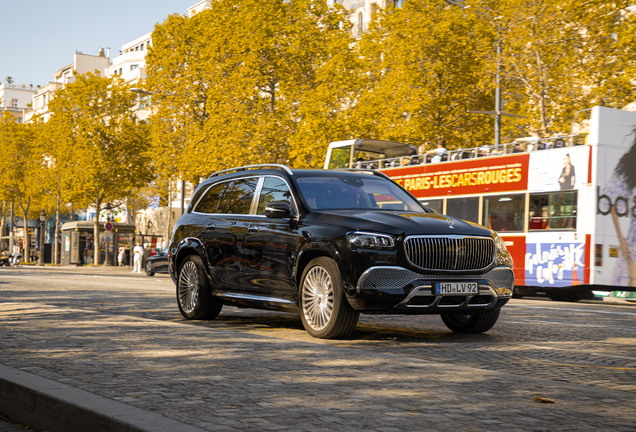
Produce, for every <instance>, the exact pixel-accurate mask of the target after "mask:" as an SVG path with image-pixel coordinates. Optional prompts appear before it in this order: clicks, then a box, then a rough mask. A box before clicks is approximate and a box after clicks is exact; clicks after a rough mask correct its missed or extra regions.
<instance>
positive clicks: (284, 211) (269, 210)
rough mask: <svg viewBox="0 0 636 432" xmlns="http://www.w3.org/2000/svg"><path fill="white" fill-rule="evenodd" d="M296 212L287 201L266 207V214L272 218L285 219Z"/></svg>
mask: <svg viewBox="0 0 636 432" xmlns="http://www.w3.org/2000/svg"><path fill="white" fill-rule="evenodd" d="M293 213H294V212H293V211H292V209H291V207H290V206H289V204H287V203H283V202H275V203H271V204H270V205H268V206H267V207H265V216H267V217H268V218H272V219H284V218H287V217H290V216H291V215H292V214H293Z"/></svg>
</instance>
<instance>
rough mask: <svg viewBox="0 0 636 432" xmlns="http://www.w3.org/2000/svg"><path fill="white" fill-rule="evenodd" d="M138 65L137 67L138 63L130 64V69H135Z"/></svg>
mask: <svg viewBox="0 0 636 432" xmlns="http://www.w3.org/2000/svg"><path fill="white" fill-rule="evenodd" d="M138 67H139V65H138V64H136V65H130V70H135V69H137V68H138Z"/></svg>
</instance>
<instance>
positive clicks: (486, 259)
mask: <svg viewBox="0 0 636 432" xmlns="http://www.w3.org/2000/svg"><path fill="white" fill-rule="evenodd" d="M404 249H405V251H406V257H407V258H408V260H409V261H410V262H411V264H413V265H415V266H417V267H420V268H423V269H429V270H480V269H484V268H486V267H488V266H489V265H490V264H492V262H493V260H494V259H495V242H494V241H493V240H492V239H491V238H484V237H463V236H411V237H407V238H406V240H405V241H404Z"/></svg>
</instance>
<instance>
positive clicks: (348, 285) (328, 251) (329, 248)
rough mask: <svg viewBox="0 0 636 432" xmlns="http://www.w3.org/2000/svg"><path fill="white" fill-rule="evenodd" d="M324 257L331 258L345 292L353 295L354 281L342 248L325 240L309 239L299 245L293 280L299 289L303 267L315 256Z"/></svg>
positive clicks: (333, 242)
mask: <svg viewBox="0 0 636 432" xmlns="http://www.w3.org/2000/svg"><path fill="white" fill-rule="evenodd" d="M325 255H327V256H329V257H331V258H332V259H333V260H334V261H335V262H336V265H337V266H338V270H339V271H340V277H341V279H342V286H343V288H344V290H345V292H346V293H347V294H349V295H351V294H353V293H354V292H355V289H356V288H355V286H356V281H353V280H351V278H350V276H351V275H350V272H348V271H347V266H346V265H345V258H344V256H343V254H342V247H341V245H339V244H338V241H337V240H336V241H334V240H332V239H326V238H320V239H313V238H310V239H308V240H307V241H305V242H304V243H303V244H302V245H301V247H300V250H299V252H298V259H297V260H296V262H295V264H294V279H295V280H297V281H298V286H299V287H300V284H301V281H300V277H301V276H302V272H303V270H304V267H305V266H306V265H307V264H308V263H309V261H311V259H313V258H314V257H316V256H325Z"/></svg>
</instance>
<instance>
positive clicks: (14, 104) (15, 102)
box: [11, 99, 18, 108]
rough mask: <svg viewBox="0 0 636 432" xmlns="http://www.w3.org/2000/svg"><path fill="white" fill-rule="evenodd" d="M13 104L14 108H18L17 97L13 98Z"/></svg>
mask: <svg viewBox="0 0 636 432" xmlns="http://www.w3.org/2000/svg"><path fill="white" fill-rule="evenodd" d="M11 106H12V107H13V108H17V107H18V100H17V99H11Z"/></svg>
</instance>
